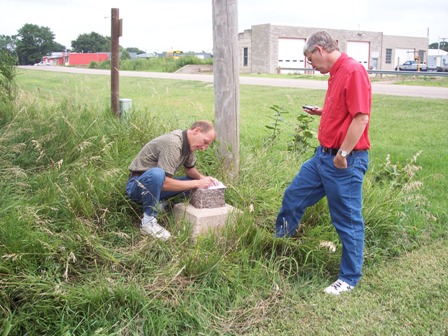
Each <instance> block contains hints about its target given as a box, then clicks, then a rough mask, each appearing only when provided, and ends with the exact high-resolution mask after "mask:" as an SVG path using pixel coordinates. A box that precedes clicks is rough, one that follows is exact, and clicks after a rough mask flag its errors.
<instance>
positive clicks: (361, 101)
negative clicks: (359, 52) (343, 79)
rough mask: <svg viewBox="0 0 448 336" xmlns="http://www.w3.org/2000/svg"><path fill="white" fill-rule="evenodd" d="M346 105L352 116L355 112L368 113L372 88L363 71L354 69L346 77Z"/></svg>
mask: <svg viewBox="0 0 448 336" xmlns="http://www.w3.org/2000/svg"><path fill="white" fill-rule="evenodd" d="M346 92H347V93H349V94H347V98H346V99H347V107H348V111H349V113H350V114H351V115H352V116H353V117H354V116H355V115H356V114H357V113H359V112H361V113H363V114H369V115H370V106H371V99H372V88H371V85H370V80H369V78H368V76H367V74H366V73H365V72H364V71H360V70H355V71H353V72H352V73H351V74H350V76H349V77H348V78H347V84H346Z"/></svg>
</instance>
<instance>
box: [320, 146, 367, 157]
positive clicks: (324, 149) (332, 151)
mask: <svg viewBox="0 0 448 336" xmlns="http://www.w3.org/2000/svg"><path fill="white" fill-rule="evenodd" d="M339 150H340V148H328V147H322V152H323V153H328V154H330V155H337V154H338V153H339ZM362 150H367V149H358V150H352V151H351V152H350V154H351V153H353V152H360V151H362Z"/></svg>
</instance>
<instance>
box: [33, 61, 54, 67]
mask: <svg viewBox="0 0 448 336" xmlns="http://www.w3.org/2000/svg"><path fill="white" fill-rule="evenodd" d="M34 65H37V66H39V65H51V63H50V62H48V61H42V62H39V63H34Z"/></svg>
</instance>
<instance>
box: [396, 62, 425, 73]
mask: <svg viewBox="0 0 448 336" xmlns="http://www.w3.org/2000/svg"><path fill="white" fill-rule="evenodd" d="M419 69H420V71H428V66H427V65H426V63H424V62H422V63H419V62H417V61H406V62H404V63H403V64H401V65H399V66H397V67H396V68H395V70H405V71H417V70H419Z"/></svg>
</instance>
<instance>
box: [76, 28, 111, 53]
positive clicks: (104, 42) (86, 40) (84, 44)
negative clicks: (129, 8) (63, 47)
mask: <svg viewBox="0 0 448 336" xmlns="http://www.w3.org/2000/svg"><path fill="white" fill-rule="evenodd" d="M72 50H73V51H75V52H107V51H110V37H108V36H102V35H100V34H98V33H95V32H91V33H90V34H81V35H79V36H78V38H77V39H76V40H73V41H72Z"/></svg>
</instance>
